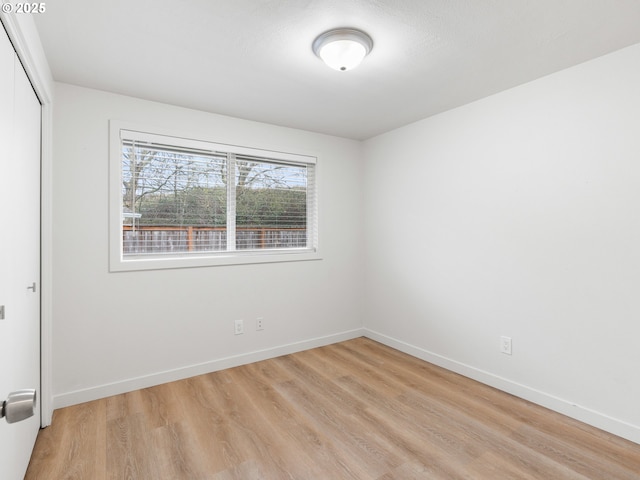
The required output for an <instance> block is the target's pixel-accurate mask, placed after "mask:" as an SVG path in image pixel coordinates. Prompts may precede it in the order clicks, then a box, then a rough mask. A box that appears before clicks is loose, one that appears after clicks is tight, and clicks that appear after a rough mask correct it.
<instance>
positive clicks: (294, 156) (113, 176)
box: [109, 120, 322, 272]
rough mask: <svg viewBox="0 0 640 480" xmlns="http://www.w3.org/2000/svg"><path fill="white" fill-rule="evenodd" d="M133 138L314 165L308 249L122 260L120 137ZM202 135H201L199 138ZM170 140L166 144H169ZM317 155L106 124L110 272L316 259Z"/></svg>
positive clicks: (148, 256) (178, 255)
mask: <svg viewBox="0 0 640 480" xmlns="http://www.w3.org/2000/svg"><path fill="white" fill-rule="evenodd" d="M132 132H133V134H134V135H135V136H136V138H137V139H147V140H149V139H151V140H153V139H162V143H165V144H173V145H176V146H184V147H191V148H200V149H213V150H217V151H221V152H230V153H236V154H242V155H251V156H256V157H263V158H266V159H272V160H280V161H283V162H288V163H291V164H306V165H314V168H313V170H312V171H313V172H314V173H313V178H312V181H311V182H309V185H308V187H307V212H308V213H307V245H308V246H307V247H306V248H290V249H289V248H287V249H264V250H250V251H243V250H227V251H221V252H202V253H185V254H171V255H167V254H161V255H157V256H156V255H145V256H131V255H127V256H126V257H125V255H124V252H123V241H122V211H123V209H122V135H123V134H124V135H126V136H129V135H130V134H131V133H132ZM199 137H202V135H199ZM168 142H169V143H168ZM317 173H318V172H317V156H314V155H306V154H298V153H287V152H283V151H278V150H275V149H274V150H271V149H264V148H253V147H245V146H238V145H231V144H225V143H218V142H214V141H211V139H208V138H204V139H203V138H198V139H196V138H195V136H194V135H185V134H176V133H175V132H168V131H166V130H165V129H160V128H148V127H141V126H139V125H134V124H130V123H126V122H121V121H116V120H111V121H110V122H109V269H110V271H111V272H121V271H137V270H158V269H167V268H192V267H209V266H219V265H242V264H252V263H274V262H292V261H308V260H320V259H321V258H322V257H321V256H320V252H319V249H318V198H317V197H318V194H317V192H318V186H317V178H318V175H317Z"/></svg>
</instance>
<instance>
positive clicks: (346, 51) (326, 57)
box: [312, 28, 373, 72]
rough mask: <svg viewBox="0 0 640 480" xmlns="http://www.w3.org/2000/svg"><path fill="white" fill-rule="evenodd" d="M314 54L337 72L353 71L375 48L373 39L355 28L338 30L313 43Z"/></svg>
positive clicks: (331, 31)
mask: <svg viewBox="0 0 640 480" xmlns="http://www.w3.org/2000/svg"><path fill="white" fill-rule="evenodd" d="M312 47H313V53H315V54H316V55H317V56H318V57H320V58H321V59H322V60H323V61H324V63H326V64H327V65H329V66H330V67H331V68H333V69H335V70H341V71H343V72H344V71H346V70H351V69H352V68H355V67H357V66H358V65H360V62H362V59H363V58H364V57H366V56H367V54H368V53H369V52H370V51H371V49H372V48H373V40H371V37H370V36H369V35H367V34H366V33H364V32H361V31H360V30H356V29H354V28H336V29H335V30H329V31H328V32H324V33H323V34H322V35H320V36H319V37H318V38H316V39H315V40H314V41H313V46H312Z"/></svg>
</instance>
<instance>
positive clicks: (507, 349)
mask: <svg viewBox="0 0 640 480" xmlns="http://www.w3.org/2000/svg"><path fill="white" fill-rule="evenodd" d="M500 351H501V352H502V353H504V354H505V355H511V337H500Z"/></svg>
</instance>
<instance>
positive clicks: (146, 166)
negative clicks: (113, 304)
mask: <svg viewBox="0 0 640 480" xmlns="http://www.w3.org/2000/svg"><path fill="white" fill-rule="evenodd" d="M120 140H121V153H122V171H121V173H122V177H121V179H122V252H123V256H124V257H125V258H126V257H129V258H130V259H134V258H133V257H139V256H167V255H168V256H171V255H173V256H175V255H178V256H181V257H182V256H188V255H191V254H196V255H197V254H202V253H207V252H208V253H221V252H237V253H238V254H251V253H257V252H264V253H267V251H271V252H276V251H282V250H285V251H286V250H288V251H292V250H296V251H309V250H312V249H314V248H315V245H316V242H317V233H316V232H317V219H316V213H315V212H316V200H315V174H314V171H315V158H313V157H308V156H304V155H295V154H290V153H284V152H268V151H265V150H257V149H251V148H247V147H239V146H232V145H223V144H216V143H211V142H205V141H199V140H193V139H186V138H180V137H173V136H162V135H156V134H151V133H144V132H136V131H129V130H120Z"/></svg>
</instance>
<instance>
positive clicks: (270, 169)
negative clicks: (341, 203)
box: [236, 155, 308, 250]
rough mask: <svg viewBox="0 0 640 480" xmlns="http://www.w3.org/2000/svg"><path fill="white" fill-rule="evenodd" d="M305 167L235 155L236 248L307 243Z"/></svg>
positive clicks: (244, 248)
mask: <svg viewBox="0 0 640 480" xmlns="http://www.w3.org/2000/svg"><path fill="white" fill-rule="evenodd" d="M307 169H308V166H306V165H290V164H283V163H278V162H275V161H269V160H265V159H263V158H257V157H249V156H240V155H238V156H237V157H236V248H237V249H238V250H254V249H274V248H304V247H306V246H307Z"/></svg>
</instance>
